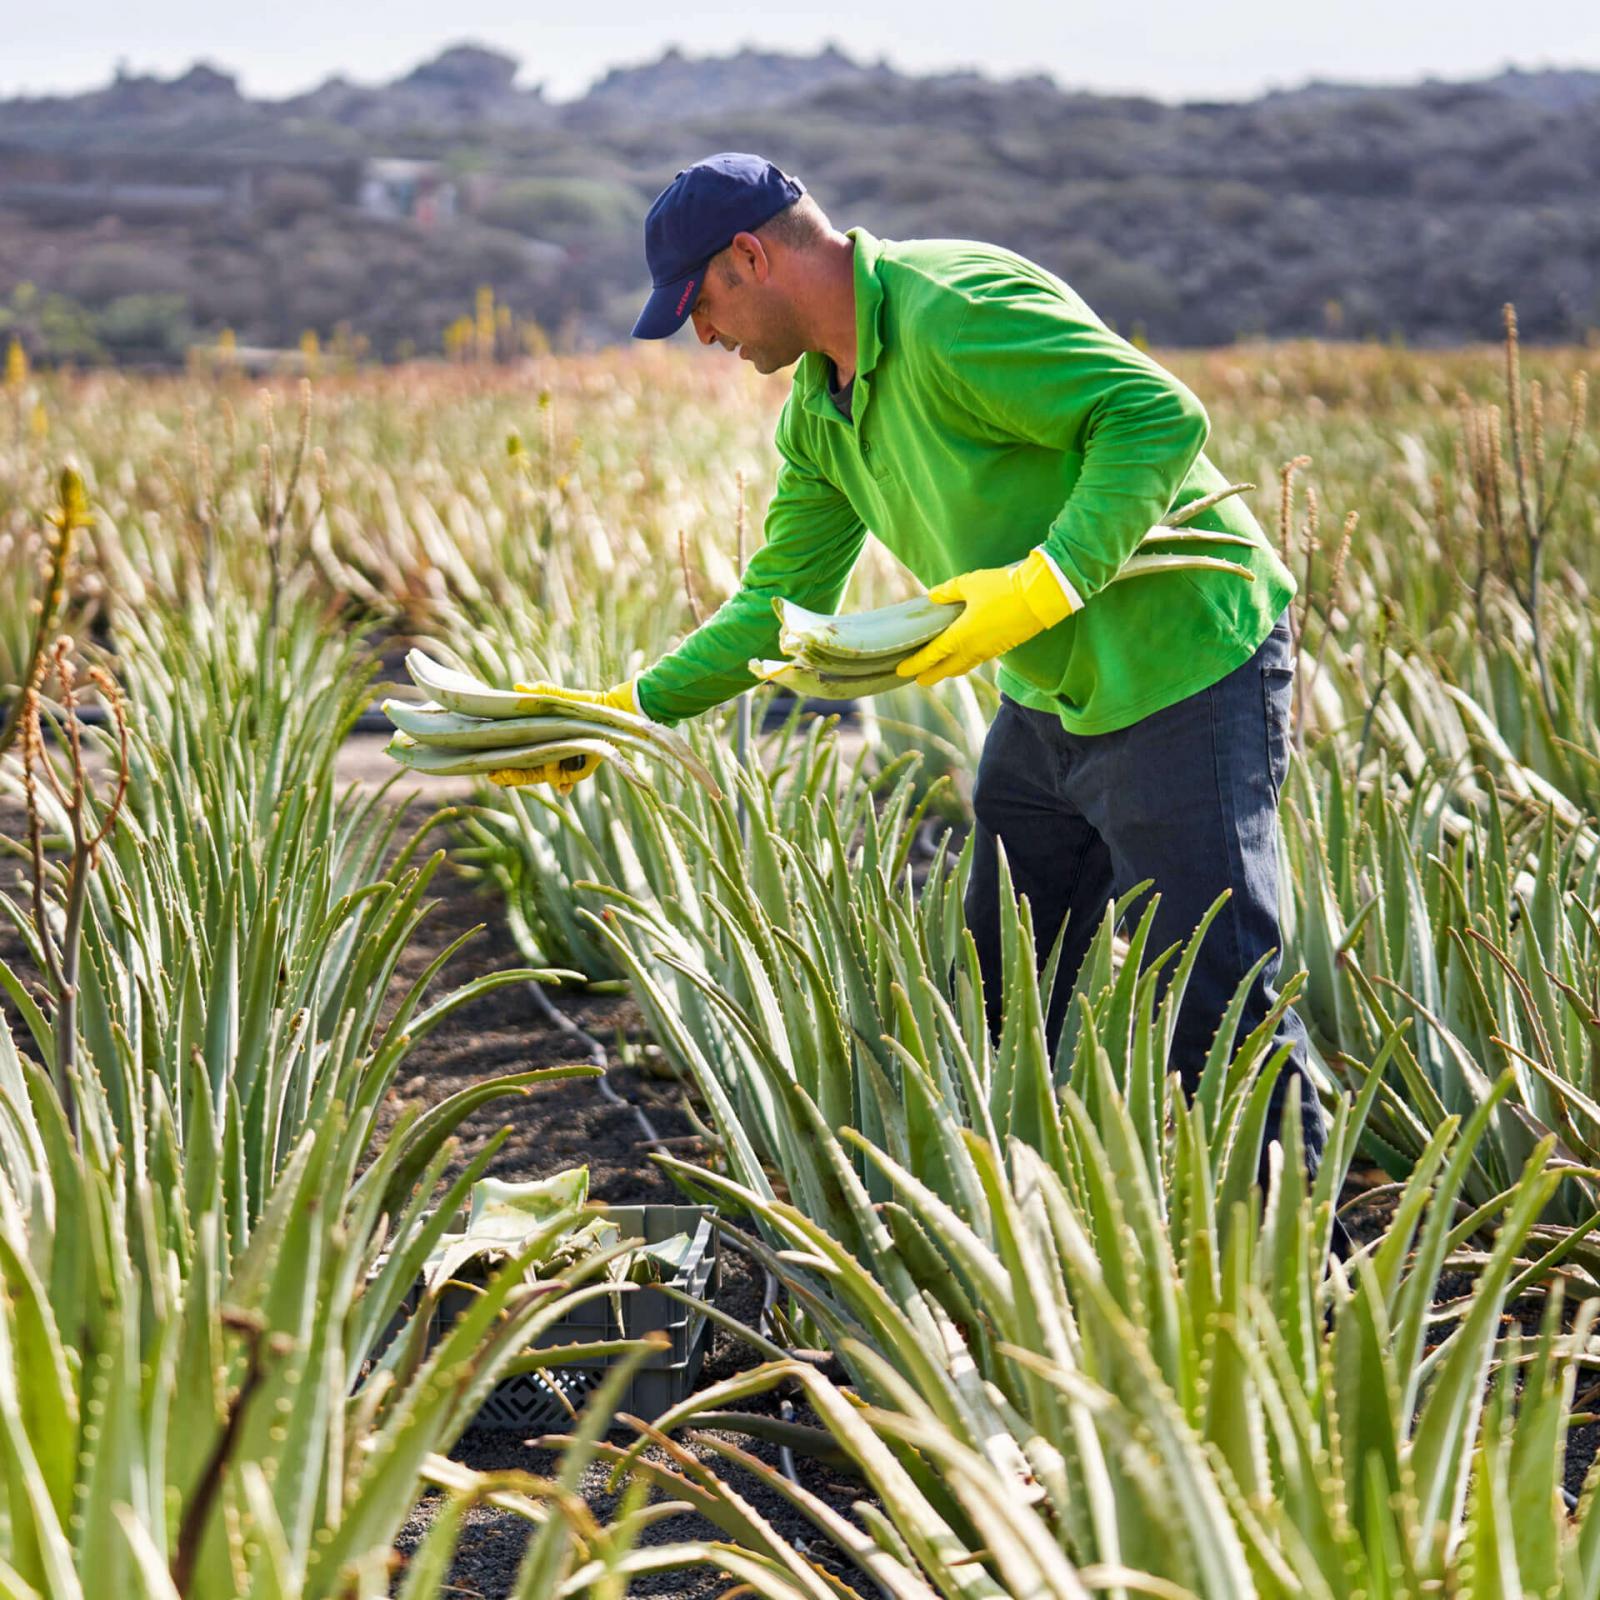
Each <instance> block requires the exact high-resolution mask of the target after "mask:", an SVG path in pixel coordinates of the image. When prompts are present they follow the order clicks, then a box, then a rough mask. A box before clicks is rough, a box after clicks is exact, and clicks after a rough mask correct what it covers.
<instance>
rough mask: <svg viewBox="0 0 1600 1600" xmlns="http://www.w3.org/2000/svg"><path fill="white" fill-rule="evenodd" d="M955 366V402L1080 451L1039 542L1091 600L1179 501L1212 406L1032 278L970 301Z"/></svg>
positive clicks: (1054, 286) (1000, 425)
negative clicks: (1077, 466) (1061, 498)
mask: <svg viewBox="0 0 1600 1600" xmlns="http://www.w3.org/2000/svg"><path fill="white" fill-rule="evenodd" d="M947 362H948V382H949V384H950V386H951V388H952V391H953V392H954V394H955V396H956V398H957V399H958V400H959V401H961V402H962V403H964V404H965V405H966V406H967V407H968V408H969V409H970V410H971V411H973V412H974V413H975V414H976V415H977V416H978V417H979V418H980V419H981V420H982V421H983V422H985V423H986V424H987V425H988V426H989V428H990V429H992V430H993V431H994V432H995V433H996V434H997V435H999V436H1000V437H1008V438H1014V439H1022V440H1026V441H1027V442H1029V443H1031V444H1036V445H1042V446H1045V447H1046V448H1048V449H1054V450H1061V451H1063V452H1073V453H1075V454H1077V455H1079V456H1081V458H1082V467H1081V469H1080V471H1079V473H1078V477H1077V480H1076V482H1075V483H1074V484H1073V487H1072V489H1071V492H1070V493H1069V494H1068V496H1067V499H1066V501H1065V503H1064V504H1063V505H1062V507H1061V510H1060V511H1059V512H1058V513H1057V515H1056V517H1055V519H1054V521H1052V522H1051V523H1050V525H1049V526H1048V527H1045V528H1040V529H1039V530H1038V532H1037V537H1036V538H1035V540H1034V543H1035V547H1036V548H1040V549H1042V550H1043V551H1044V553H1045V555H1046V556H1047V557H1048V558H1049V559H1050V561H1051V562H1053V563H1054V565H1055V567H1056V569H1057V573H1058V575H1059V576H1061V577H1063V578H1065V579H1066V581H1067V582H1068V583H1069V584H1070V585H1071V587H1072V589H1073V590H1075V591H1076V603H1077V604H1082V603H1084V602H1086V601H1088V600H1090V599H1092V598H1093V597H1094V596H1095V595H1096V594H1098V593H1099V592H1100V590H1101V589H1103V588H1104V587H1105V586H1106V585H1107V584H1108V583H1110V582H1111V580H1112V579H1113V578H1114V577H1115V576H1116V574H1117V571H1118V569H1119V568H1120V567H1121V566H1122V564H1123V563H1124V562H1125V561H1126V560H1127V559H1128V557H1129V556H1131V555H1132V554H1133V552H1134V550H1135V549H1136V548H1137V547H1138V544H1139V541H1140V540H1141V539H1142V538H1143V537H1144V536H1145V534H1146V533H1147V532H1149V530H1150V528H1151V527H1152V526H1153V525H1154V524H1155V523H1157V522H1159V521H1160V520H1161V518H1162V517H1163V516H1164V515H1165V514H1166V512H1167V510H1168V509H1169V508H1170V506H1171V505H1172V503H1173V501H1174V499H1175V498H1176V496H1177V493H1178V490H1179V489H1180V488H1181V487H1182V485H1183V482H1184V479H1185V478H1186V477H1187V476H1188V474H1189V469H1190V468H1191V467H1192V466H1193V465H1194V462H1195V458H1196V457H1197V456H1198V455H1199V454H1200V452H1201V450H1202V449H1204V447H1205V442H1206V437H1207V435H1208V433H1209V431H1210V423H1209V422H1208V421H1207V418H1206V414H1205V410H1204V409H1203V407H1202V406H1201V404H1200V402H1199V401H1198V400H1197V399H1196V398H1195V396H1194V395H1193V394H1192V393H1190V391H1189V390H1188V389H1186V388H1185V387H1184V386H1183V384H1181V383H1180V382H1179V381H1178V380H1177V379H1176V378H1175V377H1173V376H1172V374H1171V373H1170V372H1168V371H1166V370H1165V369H1164V368H1163V367H1161V366H1158V365H1157V364H1156V363H1155V362H1154V361H1152V360H1151V359H1150V358H1149V357H1148V356H1145V355H1143V354H1142V353H1141V352H1140V351H1138V350H1136V349H1134V347H1133V346H1132V345H1131V344H1129V343H1128V342H1127V341H1126V340H1125V339H1122V338H1119V337H1118V336H1117V335H1116V334H1115V333H1113V332H1112V331H1111V330H1110V329H1109V328H1107V327H1105V326H1104V324H1102V323H1101V322H1100V321H1099V320H1098V319H1097V318H1096V317H1095V316H1094V314H1093V312H1091V311H1090V310H1089V309H1088V307H1087V306H1085V305H1084V304H1083V303H1082V301H1080V300H1078V299H1077V297H1076V296H1075V295H1073V294H1071V292H1070V290H1067V289H1066V288H1065V286H1064V285H1061V284H1058V283H1054V282H1050V281H1043V280H1041V281H1038V282H1035V281H1033V280H1032V279H1029V278H1026V277H1023V276H1021V275H1018V276H1016V277H1010V278H1006V279H1004V280H1001V281H998V282H996V283H994V284H991V285H989V286H986V288H985V289H984V290H983V292H982V293H981V295H979V296H977V297H975V298H974V299H973V300H972V301H971V303H969V305H968V306H967V308H966V311H965V313H964V314H963V316H962V319H961V321H960V323H959V325H958V327H957V329H956V332H955V334H954V335H953V336H952V338H951V340H950V343H949V345H948V348H947ZM1069 598H1070V596H1069Z"/></svg>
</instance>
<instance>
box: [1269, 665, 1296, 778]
mask: <svg viewBox="0 0 1600 1600" xmlns="http://www.w3.org/2000/svg"><path fill="white" fill-rule="evenodd" d="M1294 675H1295V669H1294V668H1293V667H1292V666H1264V667H1262V669H1261V697H1262V709H1263V711H1264V712H1265V714H1266V727H1267V767H1268V770H1269V771H1270V772H1271V774H1272V798H1273V800H1274V801H1276V800H1277V798H1278V796H1279V795H1281V794H1282V793H1283V785H1284V782H1285V780H1286V779H1287V778H1288V776H1289V722H1290V718H1291V716H1292V714H1293V707H1294Z"/></svg>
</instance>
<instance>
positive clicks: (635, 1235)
mask: <svg viewBox="0 0 1600 1600" xmlns="http://www.w3.org/2000/svg"><path fill="white" fill-rule="evenodd" d="M603 1214H604V1216H605V1217H606V1218H607V1220H609V1221H611V1222H614V1223H616V1225H617V1227H618V1228H619V1230H620V1231H621V1234H622V1237H623V1238H625V1239H643V1240H644V1242H645V1243H646V1244H660V1243H662V1242H663V1241H664V1240H667V1239H670V1238H671V1237H672V1236H673V1235H674V1234H676V1233H686V1234H688V1235H689V1239H690V1244H689V1251H688V1254H687V1256H686V1258H685V1260H684V1264H683V1266H682V1267H681V1268H680V1269H679V1271H678V1273H677V1274H676V1275H675V1276H674V1277H673V1278H672V1280H671V1284H672V1287H673V1288H675V1289H681V1290H682V1291H683V1292H684V1293H685V1294H691V1295H694V1296H695V1297H696V1298H697V1299H704V1298H705V1297H706V1296H707V1294H708V1293H711V1292H714V1291H715V1289H716V1285H717V1272H718V1265H719V1258H718V1251H717V1230H716V1227H715V1223H714V1219H715V1217H716V1208H715V1207H713V1206H687V1205H686V1206H669V1205H646V1206H607V1207H605V1208H604V1212H603ZM467 1294H468V1291H466V1290H456V1291H448V1292H446V1293H445V1294H444V1295H443V1296H441V1297H440V1302H439V1305H438V1307H437V1308H436V1309H435V1311H434V1314H433V1325H432V1327H431V1328H430V1330H429V1340H428V1342H429V1344H430V1346H431V1345H432V1344H434V1343H436V1342H437V1341H438V1340H439V1339H440V1338H441V1337H442V1336H443V1334H444V1333H445V1331H446V1330H447V1329H448V1328H449V1327H450V1326H451V1324H452V1323H453V1322H454V1321H455V1320H456V1318H457V1317H458V1316H460V1314H461V1312H462V1311H463V1310H464V1309H465V1306H466V1301H467ZM619 1311H620V1313H621V1314H620V1316H619V1315H618V1313H619ZM657 1332H659V1333H665V1334H666V1335H667V1336H668V1337H669V1338H670V1339H671V1341H672V1343H671V1345H670V1347H669V1348H667V1349H665V1350H657V1351H654V1352H653V1353H652V1354H650V1355H648V1356H647V1357H646V1358H645V1360H644V1362H643V1364H642V1365H641V1366H639V1367H638V1368H637V1369H636V1370H635V1372H634V1374H633V1377H632V1379H631V1380H630V1381H629V1384H628V1387H627V1389H626V1391H625V1392H624V1394H623V1397H622V1400H621V1402H620V1403H619V1406H618V1409H619V1410H621V1411H626V1412H628V1413H629V1414H631V1415H632V1416H636V1417H639V1418H641V1419H643V1420H644V1421H646V1422H654V1421H655V1419H656V1418H657V1417H659V1416H660V1415H662V1413H663V1412H665V1411H668V1410H670V1409H671V1408H672V1407H673V1406H675V1405H676V1404H677V1403H678V1402H679V1401H680V1400H682V1399H684V1398H685V1397H686V1396H687V1395H688V1394H689V1392H690V1390H691V1389H693V1387H694V1383H695V1379H696V1378H698V1377H699V1376H700V1367H701V1364H702V1363H703V1362H704V1360H705V1354H706V1346H707V1345H708V1344H709V1343H710V1335H711V1322H710V1319H709V1318H708V1317H707V1316H706V1314H705V1312H704V1311H702V1310H700V1309H698V1308H697V1307H694V1306H686V1305H684V1304H683V1302H682V1301H680V1300H674V1299H672V1298H670V1297H669V1296H667V1295H665V1294H663V1293H662V1292H661V1289H660V1286H659V1285H655V1284H646V1285H640V1286H636V1287H631V1288H624V1289H622V1290H621V1291H620V1292H619V1293H617V1294H604V1295H596V1296H595V1297H594V1298H593V1299H592V1300H586V1301H584V1302H583V1303H582V1304H580V1305H576V1306H574V1307H573V1308H572V1309H571V1311H570V1312H569V1313H568V1314H567V1315H566V1316H565V1317H561V1318H559V1319H558V1320H557V1321H555V1322H553V1323H551V1325H550V1326H549V1327H547V1328H546V1329H545V1330H544V1331H543V1332H542V1333H541V1334H540V1335H539V1337H538V1339H537V1340H536V1341H535V1342H534V1344H533V1345H532V1346H530V1348H531V1349H538V1350H543V1349H547V1348H549V1347H550V1346H552V1345H568V1344H574V1345H575V1344H590V1343H596V1342H599V1341H603V1340H615V1339H639V1338H642V1337H643V1336H644V1335H645V1334H647V1333H657ZM612 1360H613V1358H612V1357H611V1356H609V1355H607V1356H598V1357H596V1358H595V1359H594V1360H592V1361H585V1360H584V1359H583V1356H582V1353H581V1352H574V1353H573V1355H572V1356H571V1357H570V1358H569V1359H568V1360H566V1361H564V1362H563V1363H562V1364H561V1365H560V1366H559V1367H549V1368H546V1369H545V1370H544V1371H543V1372H519V1373H515V1374H513V1375H512V1376H511V1377H509V1378H502V1379H501V1381H500V1382H499V1383H497V1384H496V1385H495V1386H494V1388H493V1389H491V1390H490V1391H489V1395H488V1398H487V1399H485V1401H484V1402H483V1405H482V1407H481V1408H480V1410H479V1412H478V1415H477V1417H476V1419H475V1420H474V1426H476V1427H479V1428H516V1429H520V1430H523V1431H525V1432H530V1433H531V1432H543V1431H545V1430H546V1429H550V1428H562V1427H565V1426H566V1425H567V1424H568V1422H569V1421H570V1420H571V1419H570V1414H569V1413H568V1411H567V1408H566V1406H564V1405H563V1404H562V1403H561V1400H560V1398H559V1397H558V1392H559V1395H564V1396H565V1397H566V1399H567V1400H568V1401H569V1402H570V1403H571V1404H572V1406H573V1408H574V1409H575V1410H582V1408H583V1401H584V1398H585V1397H586V1396H587V1395H588V1394H589V1393H590V1391H591V1390H593V1389H596V1388H598V1387H599V1385H600V1383H601V1380H602V1379H603V1378H604V1377H605V1374H606V1369H607V1368H608V1367H610V1365H611V1363H612Z"/></svg>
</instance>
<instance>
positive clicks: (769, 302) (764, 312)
mask: <svg viewBox="0 0 1600 1600" xmlns="http://www.w3.org/2000/svg"><path fill="white" fill-rule="evenodd" d="M749 237H750V236H749V235H746V234H741V235H740V236H739V238H738V239H736V240H735V241H734V242H733V244H731V245H730V246H729V247H728V248H727V249H726V250H724V251H723V252H722V253H721V254H720V255H716V256H713V257H712V258H711V260H710V262H709V263H708V264H707V266H706V280H705V282H704V283H703V284H702V285H701V286H700V293H699V296H698V297H697V298H696V300H695V303H694V305H693V307H692V308H691V310H690V312H689V316H690V319H691V320H692V321H693V323H694V331H695V337H696V338H698V339H699V341H700V342H701V344H720V345H721V346H722V348H723V349H724V350H732V351H735V352H736V353H737V354H738V356H739V358H740V360H742V361H748V362H749V363H750V364H751V365H752V366H753V367H754V368H755V369H756V371H757V372H777V371H779V370H781V369H782V368H784V367H787V366H792V365H793V364H794V363H795V362H796V361H798V360H799V359H800V357H801V356H803V355H804V354H805V349H806V347H805V341H804V339H803V338H802V336H801V334H800V332H799V328H798V326H797V319H796V317H795V314H794V308H793V306H792V305H791V303H790V301H789V299H788V297H787V296H786V295H785V294H784V293H783V291H782V289H781V288H780V287H779V286H778V285H777V284H776V283H775V282H774V281H773V277H772V273H771V264H770V258H768V257H767V256H766V255H765V254H764V253H762V252H761V247H760V244H759V242H758V241H754V240H752V241H751V242H752V243H753V244H755V251H754V252H752V251H751V250H750V249H749V248H748V247H744V248H741V243H742V241H744V240H745V239H747V238H749Z"/></svg>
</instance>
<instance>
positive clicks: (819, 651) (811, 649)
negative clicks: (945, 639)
mask: <svg viewBox="0 0 1600 1600" xmlns="http://www.w3.org/2000/svg"><path fill="white" fill-rule="evenodd" d="M772 609H773V610H774V611H775V612H777V614H778V621H779V623H780V624H781V627H780V629H779V636H778V645H779V648H780V649H781V650H782V651H783V653H784V654H785V655H791V656H792V655H797V654H798V653H799V652H801V651H802V650H803V651H806V652H807V653H808V654H809V655H810V656H811V657H812V658H813V659H814V660H816V661H817V662H819V663H821V662H824V661H837V662H839V663H840V664H841V665H842V664H843V663H844V662H846V661H857V662H860V661H882V660H885V659H887V660H891V661H898V660H901V659H902V658H904V657H905V656H906V655H908V654H909V653H910V652H911V651H913V650H918V649H920V648H921V647H922V646H923V645H925V644H926V643H927V642H928V641H929V640H930V639H936V638H937V637H938V636H939V635H940V634H941V633H943V632H944V630H945V629H946V628H948V627H949V626H950V624H951V623H952V622H954V621H955V619H956V618H957V617H958V616H960V615H961V607H960V606H959V605H938V604H935V602H933V601H932V600H929V599H928V598H927V596H926V595H918V596H917V597H916V598H915V599H912V600H902V601H901V602H900V603H899V604H898V605H892V606H880V607H879V608H878V609H877V610H875V611H855V612H845V613H843V614H841V615H839V616H829V615H827V614H826V613H824V612H820V611H808V610H807V609H806V608H805V607H804V606H800V605H796V604H795V603H794V602H793V601H792V600H781V599H780V600H774V601H773V602H772Z"/></svg>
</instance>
